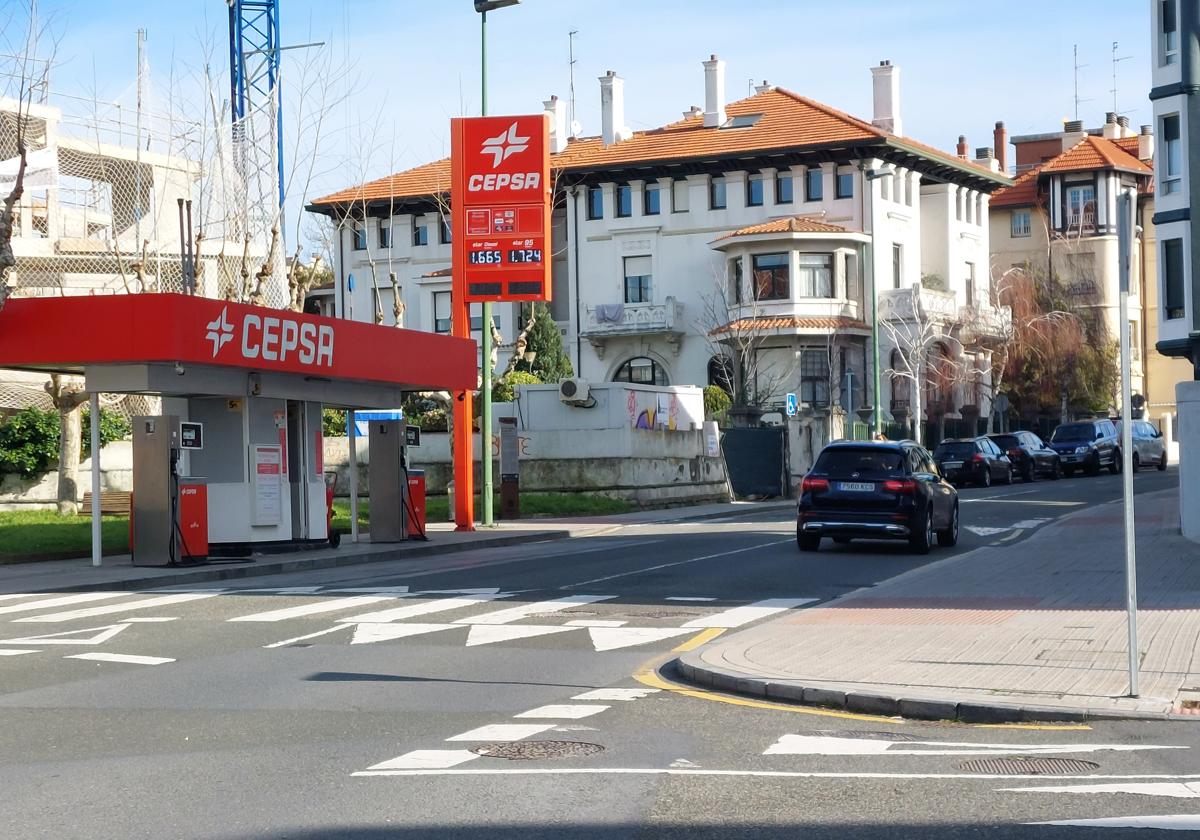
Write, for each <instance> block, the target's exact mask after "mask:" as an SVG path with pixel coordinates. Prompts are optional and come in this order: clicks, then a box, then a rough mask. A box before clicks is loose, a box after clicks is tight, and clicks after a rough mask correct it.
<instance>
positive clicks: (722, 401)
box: [704, 385, 733, 420]
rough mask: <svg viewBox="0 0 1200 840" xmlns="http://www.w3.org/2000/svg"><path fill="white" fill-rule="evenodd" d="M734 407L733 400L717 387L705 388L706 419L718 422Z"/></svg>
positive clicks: (707, 386)
mask: <svg viewBox="0 0 1200 840" xmlns="http://www.w3.org/2000/svg"><path fill="white" fill-rule="evenodd" d="M732 406H733V400H731V399H730V398H729V395H728V394H726V393H725V390H724V389H723V388H721V387H719V386H717V385H706V386H705V388H704V419H705V420H716V419H717V418H718V417H720V416H721V415H723V414H724V413H725V412H726V411H728V410H729V409H730V408H731V407H732Z"/></svg>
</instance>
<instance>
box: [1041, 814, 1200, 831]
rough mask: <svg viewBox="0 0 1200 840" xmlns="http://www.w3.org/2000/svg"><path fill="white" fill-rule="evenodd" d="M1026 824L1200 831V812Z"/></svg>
mask: <svg viewBox="0 0 1200 840" xmlns="http://www.w3.org/2000/svg"><path fill="white" fill-rule="evenodd" d="M1025 825H1074V826H1080V827H1086V828H1157V829H1160V830H1162V831H1200V814H1165V815H1163V816H1160V817H1105V818H1103V819H1098V820H1051V821H1049V822H1035V823H1025Z"/></svg>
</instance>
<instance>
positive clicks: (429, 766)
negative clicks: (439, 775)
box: [365, 750, 479, 773]
mask: <svg viewBox="0 0 1200 840" xmlns="http://www.w3.org/2000/svg"><path fill="white" fill-rule="evenodd" d="M477 758H479V756H477V755H476V754H475V753H473V752H471V751H470V750H413V751H412V752H407V753H405V754H404V755H402V756H398V757H396V758H393V759H391V760H390V761H383V762H380V763H379V764H376V765H374V766H373V767H371V768H369V769H368V770H366V771H365V772H367V773H373V772H378V771H384V772H387V771H397V770H398V771H410V770H418V771H419V770H444V769H446V768H449V767H457V766H458V765H460V764H465V763H466V762H468V761H474V760H475V759H477Z"/></svg>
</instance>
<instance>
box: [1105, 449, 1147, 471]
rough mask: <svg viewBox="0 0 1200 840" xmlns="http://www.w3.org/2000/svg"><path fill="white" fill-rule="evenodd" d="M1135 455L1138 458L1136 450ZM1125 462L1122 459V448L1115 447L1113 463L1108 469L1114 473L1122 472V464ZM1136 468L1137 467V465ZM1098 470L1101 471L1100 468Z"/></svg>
mask: <svg viewBox="0 0 1200 840" xmlns="http://www.w3.org/2000/svg"><path fill="white" fill-rule="evenodd" d="M1133 457H1134V458H1137V453H1136V452H1135V453H1133ZM1124 463H1125V462H1124V461H1122V460H1121V450H1120V449H1114V450H1113V459H1112V463H1111V464H1109V465H1108V471H1109V472H1110V473H1112V474H1113V475H1117V474H1118V473H1120V472H1121V465H1122V464H1124ZM1134 469H1136V467H1135V468H1134ZM1097 472H1099V470H1097Z"/></svg>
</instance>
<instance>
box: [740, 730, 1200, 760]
mask: <svg viewBox="0 0 1200 840" xmlns="http://www.w3.org/2000/svg"><path fill="white" fill-rule="evenodd" d="M919 747H928V748H929V749H917V748H919ZM1186 749H1188V748H1187V747H1185V746H1165V745H1163V746H1156V745H1153V744H1020V745H1015V744H976V743H972V742H968V741H962V742H959V741H901V742H896V741H874V740H871V739H868V738H838V737H833V736H826V735H784V736H783V737H782V738H780V739H779V740H778V741H776V742H775V743H774V744H772V745H771V746H769V747H767V749H766V750H765V751H764V752H763V755H876V756H878V755H909V756H911V755H928V756H942V755H997V754H1000V753H1015V752H1019V753H1022V754H1034V753H1036V754H1038V755H1050V754H1054V753H1093V752H1138V751H1141V750H1186Z"/></svg>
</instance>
